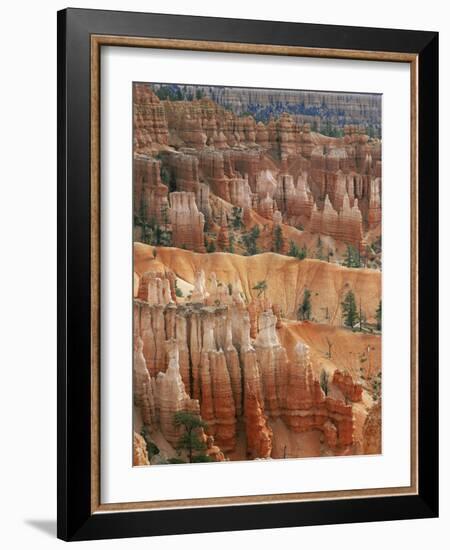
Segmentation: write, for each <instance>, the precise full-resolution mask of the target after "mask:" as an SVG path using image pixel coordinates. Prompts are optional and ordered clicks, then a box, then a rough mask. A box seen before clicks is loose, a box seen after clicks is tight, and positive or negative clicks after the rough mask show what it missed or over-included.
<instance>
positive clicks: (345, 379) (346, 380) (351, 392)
mask: <svg viewBox="0 0 450 550" xmlns="http://www.w3.org/2000/svg"><path fill="white" fill-rule="evenodd" d="M333 384H335V385H336V386H337V387H338V388H339V389H340V390H341V392H342V394H343V395H344V397H345V398H346V399H347V400H350V401H354V402H356V401H361V398H362V386H361V384H355V382H353V378H352V376H351V374H350V373H348V372H342V371H340V370H335V371H334V374H333Z"/></svg>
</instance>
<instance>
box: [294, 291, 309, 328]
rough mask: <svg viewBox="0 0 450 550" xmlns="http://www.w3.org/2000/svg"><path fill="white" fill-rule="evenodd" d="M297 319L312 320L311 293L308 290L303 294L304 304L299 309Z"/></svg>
mask: <svg viewBox="0 0 450 550" xmlns="http://www.w3.org/2000/svg"><path fill="white" fill-rule="evenodd" d="M297 319H298V320H299V321H309V320H310V319H311V291H310V290H308V289H307V288H305V290H304V292H303V302H302V303H301V304H300V307H299V308H298V312H297Z"/></svg>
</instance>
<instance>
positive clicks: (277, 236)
mask: <svg viewBox="0 0 450 550" xmlns="http://www.w3.org/2000/svg"><path fill="white" fill-rule="evenodd" d="M273 240H274V243H273V245H274V249H275V252H281V248H282V247H283V230H282V229H281V226H280V225H277V226H276V227H275V231H274V239H273Z"/></svg>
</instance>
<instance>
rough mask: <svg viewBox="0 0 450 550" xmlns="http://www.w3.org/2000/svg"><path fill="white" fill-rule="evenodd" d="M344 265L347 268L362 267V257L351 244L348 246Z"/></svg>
mask: <svg viewBox="0 0 450 550" xmlns="http://www.w3.org/2000/svg"><path fill="white" fill-rule="evenodd" d="M343 265H344V266H345V267H361V255H360V253H359V251H358V250H356V248H355V247H354V246H352V245H350V244H349V245H347V250H346V251H345V256H344V264H343Z"/></svg>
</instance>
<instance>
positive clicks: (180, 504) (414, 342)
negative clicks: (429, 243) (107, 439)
mask: <svg viewBox="0 0 450 550" xmlns="http://www.w3.org/2000/svg"><path fill="white" fill-rule="evenodd" d="M102 46H122V47H140V48H163V49H172V50H192V51H208V52H227V53H247V54H258V55H284V56H297V57H320V58H330V59H360V60H371V61H391V62H399V63H408V64H409V65H410V75H411V76H410V82H411V87H410V90H411V95H410V99H411V219H410V222H411V272H410V273H411V461H410V464H411V484H410V486H408V487H390V488H379V489H354V490H347V491H321V492H313V493H283V494H271V495H255V496H235V497H213V498H194V499H181V500H158V501H146V502H121V503H114V504H102V503H101V501H100V50H101V47H102ZM418 70H419V65H418V55H416V54H409V53H400V52H398V53H397V52H382V51H380V52H378V51H377V52H374V51H363V50H339V49H331V48H304V47H300V46H279V45H265V44H242V43H234V42H210V41H198V40H179V39H167V38H139V37H131V36H130V37H128V36H112V35H91V70H90V75H91V90H90V93H91V102H90V103H91V131H90V136H91V170H90V177H91V513H92V514H94V513H104V512H121V511H132V510H155V509H158V510H161V509H173V508H198V507H205V506H208V507H211V506H228V505H234V506H236V505H247V504H264V503H266V504H267V503H272V504H273V503H281V502H294V501H297V502H298V501H302V502H305V501H313V500H331V499H333V500H340V499H345V498H367V497H372V498H375V497H384V496H404V495H416V494H418V422H417V415H418V391H419V389H418V368H419V366H418V332H417V331H418V323H417V318H418V317H417V315H418V202H417V201H418V120H417V105H418Z"/></svg>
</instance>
